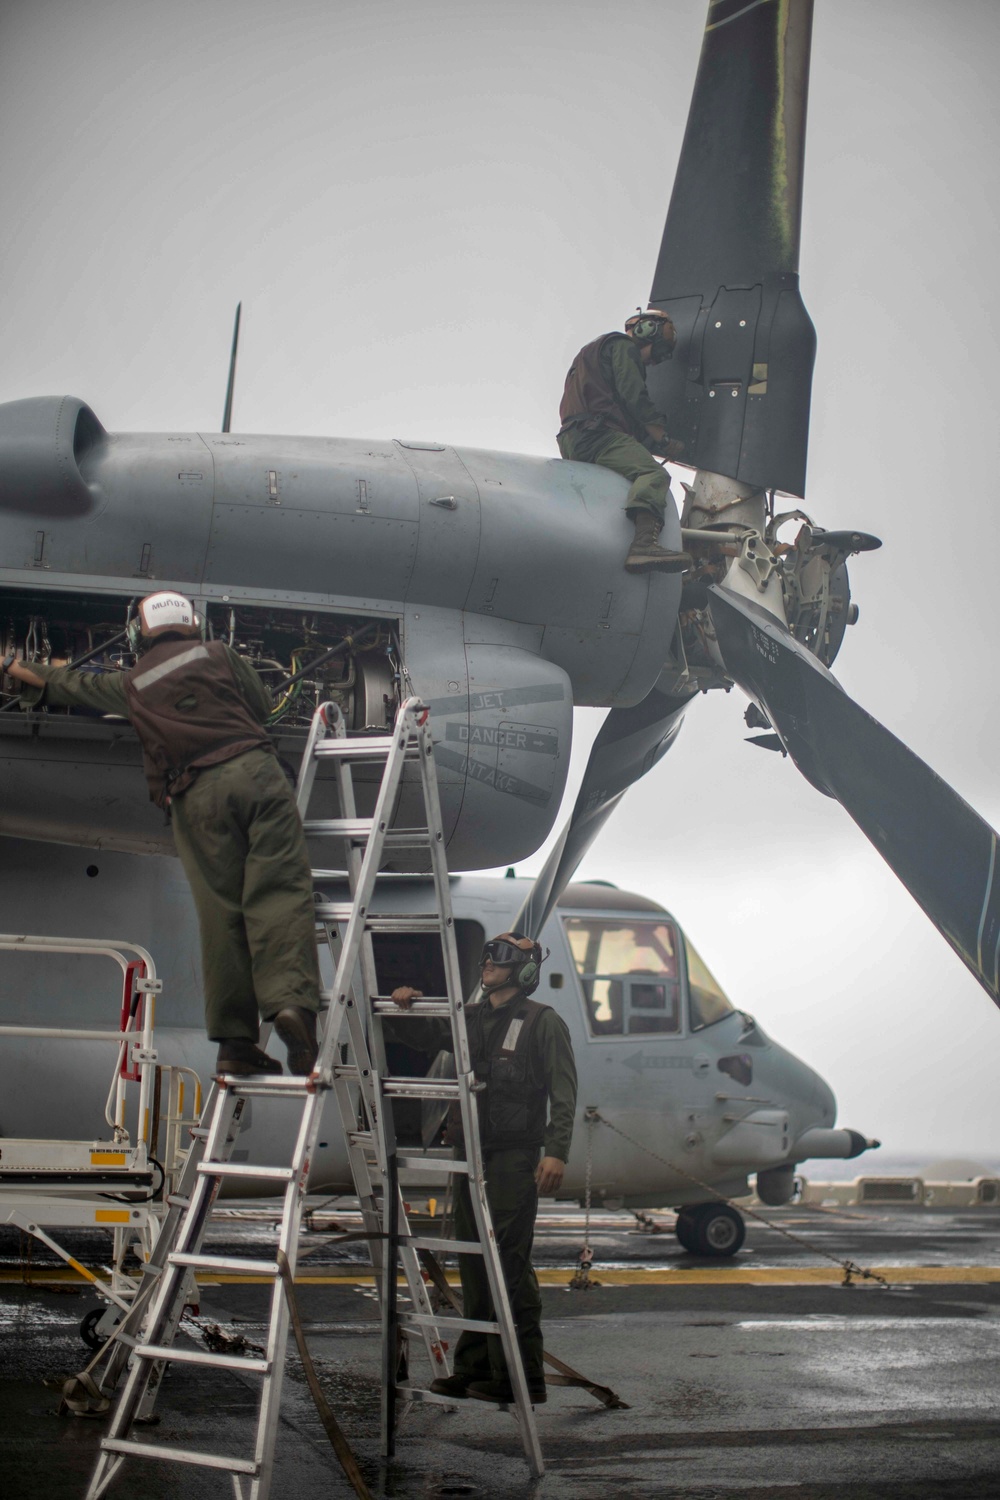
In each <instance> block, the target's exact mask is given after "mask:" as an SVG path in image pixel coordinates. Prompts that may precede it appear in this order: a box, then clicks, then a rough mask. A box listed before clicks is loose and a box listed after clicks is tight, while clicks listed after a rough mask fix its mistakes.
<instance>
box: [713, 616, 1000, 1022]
mask: <svg viewBox="0 0 1000 1500" xmlns="http://www.w3.org/2000/svg"><path fill="white" fill-rule="evenodd" d="M709 607H710V609H711V614H712V622H713V624H714V626H715V631H716V635H717V637H718V641H719V648H720V650H721V652H722V657H723V660H724V662H725V665H726V671H727V672H728V673H729V675H730V676H731V677H732V678H733V680H734V681H735V682H738V683H739V685H740V687H741V688H742V689H743V690H744V692H746V693H748V694H749V695H750V696H751V697H752V698H754V699H755V700H756V701H757V703H758V704H759V705H760V706H761V708H762V709H763V710H764V712H765V713H766V714H767V716H768V718H769V719H770V721H771V723H772V725H773V726H774V728H775V729H776V730H777V732H778V734H779V735H780V737H781V740H782V742H783V744H784V745H785V748H786V749H787V750H788V753H789V755H791V757H792V759H793V760H794V761H795V764H796V765H797V766H798V768H799V770H800V771H801V772H802V773H803V775H804V776H806V777H807V778H808V780H809V781H811V782H812V784H813V786H815V787H817V788H818V789H819V790H820V791H821V792H825V793H826V794H827V795H828V796H830V797H835V798H836V799H837V801H838V802H840V803H841V804H842V806H843V807H844V808H845V809H846V810H847V812H848V813H850V815H851V817H852V818H853V819H854V821H855V823H857V825H858V827H859V828H860V829H861V831H862V832H863V833H864V834H865V835H866V836H867V837H868V838H869V839H870V840H871V842H872V843H873V844H874V845H875V848H876V849H877V850H878V852H879V853H880V854H881V855H882V858H883V859H884V860H885V861H886V863H887V864H888V865H889V867H890V868H891V869H892V870H893V871H894V872H895V873H896V874H897V875H898V876H899V878H900V880H901V881H902V882H903V884H904V885H905V886H906V888H907V890H908V891H909V892H910V894H911V895H912V896H913V897H914V899H915V900H916V901H917V902H918V903H919V905H920V906H921V907H922V908H923V910H924V911H925V912H926V914H927V916H928V917H930V919H931V921H932V922H933V923H934V925H935V927H936V928H937V929H938V931H939V932H940V933H941V934H942V936H943V937H944V938H946V939H947V941H948V942H949V943H950V944H951V946H952V947H953V948H954V950H955V952H956V953H957V954H958V956H959V957H960V958H961V959H962V961H963V962H964V963H965V964H966V965H967V966H968V967H969V968H970V969H971V970H972V972H973V974H975V976H976V978H977V979H978V980H979V982H980V984H981V985H982V986H983V988H984V989H985V990H986V992H987V994H989V995H990V996H991V998H992V999H993V1000H994V1001H996V1003H997V1004H1000V873H998V871H997V863H998V861H997V835H996V833H995V832H994V830H993V829H992V828H991V827H990V825H989V824H988V823H986V822H985V821H984V820H983V819H982V818H981V817H980V816H979V814H978V813H977V812H976V811H975V810H974V809H973V808H971V807H970V806H969V804H968V803H967V802H965V801H963V800H962V798H961V797H960V796H959V795H958V793H957V792H955V791H953V789H952V788H951V787H950V786H949V785H948V783H947V782H946V781H942V779H941V777H940V776H938V775H937V774H936V772H934V771H932V770H931V768H930V766H928V765H926V764H925V762H924V761H922V760H921V759H920V758H919V757H918V756H916V755H914V753H913V751H912V750H908V749H907V747H906V746H905V745H904V744H903V743H902V741H900V740H898V739H897V738H896V736H895V735H894V734H890V732H889V731H888V729H886V728H885V727H884V726H883V725H882V724H880V723H879V722H878V720H877V719H873V718H872V716H871V714H868V713H866V712H865V710H864V709H863V708H861V707H859V705H858V704H857V703H855V702H854V700H853V698H850V697H849V696H848V695H847V693H845V692H844V690H843V688H842V687H841V686H840V684H839V683H838V682H837V680H836V678H835V677H834V676H833V675H832V674H831V673H830V672H828V671H827V670H826V668H825V667H823V666H821V665H820V663H819V662H818V661H817V660H816V658H815V657H814V656H812V655H811V654H810V653H809V652H808V651H807V650H806V649H805V647H804V646H802V645H800V644H799V642H798V641H796V640H795V639H794V638H793V637H792V636H791V635H790V634H789V633H788V631H787V630H785V628H784V627H783V626H782V625H780V624H779V623H778V622H777V621H776V620H775V618H774V616H773V615H771V614H769V613H768V612H767V611H766V610H764V609H761V608H760V607H759V606H758V605H755V604H753V603H752V602H751V601H749V600H746V599H743V598H741V597H740V596H738V595H736V594H733V593H730V592H729V591H728V590H726V589H724V588H712V589H710V590H709Z"/></svg>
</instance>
